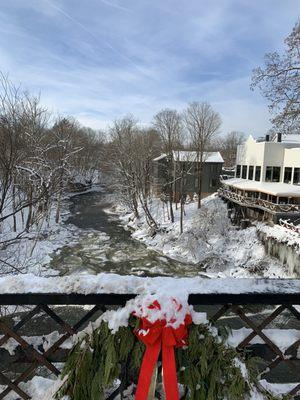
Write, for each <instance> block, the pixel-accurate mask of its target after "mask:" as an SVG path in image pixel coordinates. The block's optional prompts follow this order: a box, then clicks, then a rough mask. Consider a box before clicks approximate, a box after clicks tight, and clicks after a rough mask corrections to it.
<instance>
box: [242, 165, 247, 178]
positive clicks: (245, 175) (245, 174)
mask: <svg viewBox="0 0 300 400" xmlns="http://www.w3.org/2000/svg"><path fill="white" fill-rule="evenodd" d="M242 178H243V179H247V165H243V168H242Z"/></svg>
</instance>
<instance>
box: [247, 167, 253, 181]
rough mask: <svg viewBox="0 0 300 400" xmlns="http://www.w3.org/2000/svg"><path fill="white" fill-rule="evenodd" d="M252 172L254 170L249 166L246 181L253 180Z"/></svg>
mask: <svg viewBox="0 0 300 400" xmlns="http://www.w3.org/2000/svg"><path fill="white" fill-rule="evenodd" d="M253 170H254V167H253V165H249V171H248V179H250V180H251V181H252V180H253Z"/></svg>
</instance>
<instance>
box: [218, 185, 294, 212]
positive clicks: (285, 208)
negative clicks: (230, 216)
mask: <svg viewBox="0 0 300 400" xmlns="http://www.w3.org/2000/svg"><path fill="white" fill-rule="evenodd" d="M218 193H219V196H220V197H223V198H225V199H227V200H230V201H232V202H234V203H236V204H238V205H240V206H243V207H248V208H258V209H260V210H263V211H267V212H269V213H272V214H288V213H291V214H300V204H287V203H283V204H282V203H273V202H271V201H269V200H265V199H262V198H260V197H254V196H248V195H247V194H245V195H243V194H240V193H237V192H236V191H235V190H234V189H232V188H231V187H229V186H227V185H225V184H223V186H222V187H221V188H220V189H219V190H218ZM244 193H247V192H244ZM258 195H260V193H258Z"/></svg>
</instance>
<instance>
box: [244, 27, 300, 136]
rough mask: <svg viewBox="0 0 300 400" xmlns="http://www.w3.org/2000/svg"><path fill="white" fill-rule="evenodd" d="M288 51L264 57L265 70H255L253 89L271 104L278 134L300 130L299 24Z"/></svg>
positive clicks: (287, 43)
mask: <svg viewBox="0 0 300 400" xmlns="http://www.w3.org/2000/svg"><path fill="white" fill-rule="evenodd" d="M285 44H286V48H285V51H284V53H283V54H282V55H280V54H279V53H278V52H273V53H268V54H266V55H265V66H264V67H263V68H262V67H258V68H256V69H254V70H253V76H252V84H251V88H252V89H254V88H255V87H258V88H259V89H260V91H261V93H262V94H263V96H264V97H266V99H267V100H268V101H269V109H270V111H271V113H273V114H274V115H275V116H274V118H273V119H272V122H273V125H274V128H275V130H277V131H281V132H290V131H295V130H299V127H300V21H298V22H297V23H296V25H295V26H294V28H293V30H292V32H291V33H290V34H289V36H288V37H287V38H286V39H285Z"/></svg>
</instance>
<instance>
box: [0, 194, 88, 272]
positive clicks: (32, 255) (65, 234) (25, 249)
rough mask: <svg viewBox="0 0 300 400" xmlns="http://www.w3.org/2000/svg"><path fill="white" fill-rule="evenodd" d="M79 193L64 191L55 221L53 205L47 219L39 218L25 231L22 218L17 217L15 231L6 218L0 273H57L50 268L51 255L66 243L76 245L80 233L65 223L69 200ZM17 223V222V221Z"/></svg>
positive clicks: (3, 228)
mask: <svg viewBox="0 0 300 400" xmlns="http://www.w3.org/2000/svg"><path fill="white" fill-rule="evenodd" d="M77 194H78V193H69V194H66V195H65V197H64V199H63V202H62V207H61V213H60V221H59V222H58V223H57V222H56V221H55V211H56V209H55V205H54V206H53V207H52V209H51V212H50V213H49V216H48V217H47V218H40V219H39V221H38V222H37V223H36V224H34V225H33V226H31V228H30V230H29V231H28V232H25V231H24V228H23V226H22V224H21V221H18V220H17V229H16V232H13V229H12V221H10V219H8V220H7V221H6V224H5V225H4V226H3V227H2V231H1V233H0V243H1V244H2V246H1V248H0V273H1V275H5V274H7V273H8V274H10V273H19V272H21V273H28V272H30V273H33V274H35V275H39V276H49V275H57V274H58V271H56V270H54V269H51V268H50V267H49V264H50V262H51V259H52V258H51V255H52V254H53V253H54V252H55V251H59V249H60V248H62V247H63V246H65V245H66V244H68V245H69V246H73V245H75V244H76V243H77V242H78V240H79V238H80V235H81V234H82V232H81V231H80V229H78V228H77V227H76V226H74V225H72V224H65V221H66V220H67V219H68V218H69V217H70V215H71V212H70V209H69V208H70V199H71V197H72V196H75V195H77ZM18 222H20V223H18Z"/></svg>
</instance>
